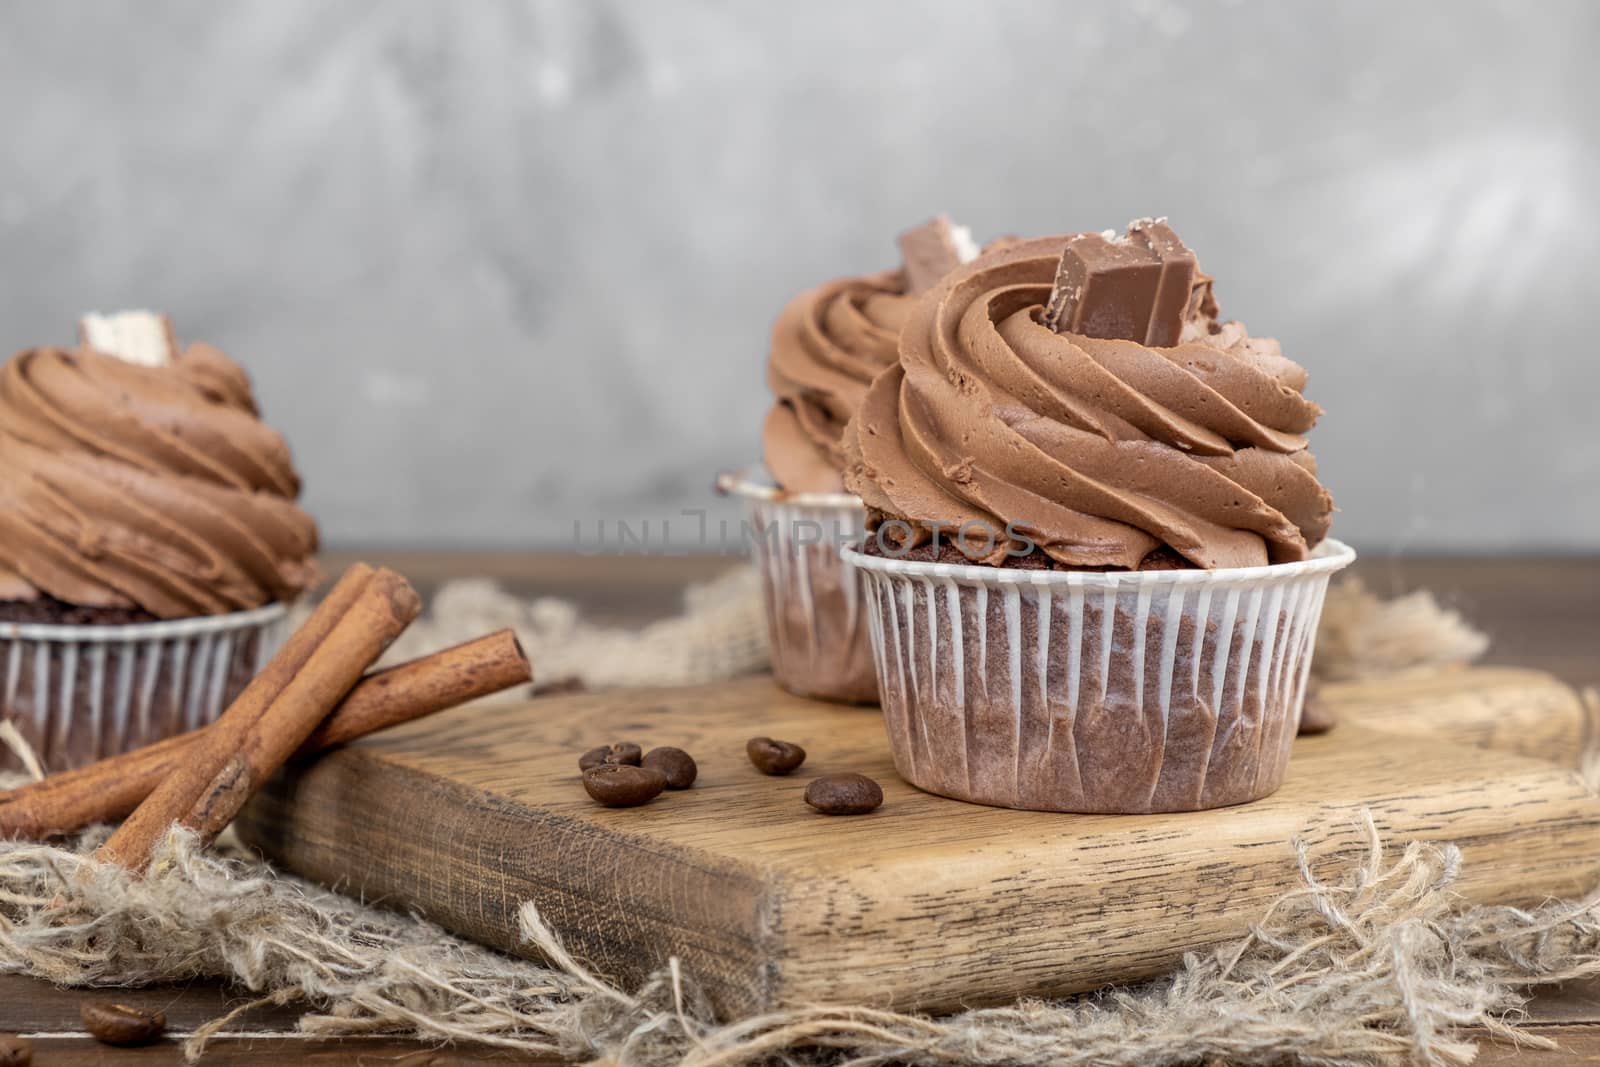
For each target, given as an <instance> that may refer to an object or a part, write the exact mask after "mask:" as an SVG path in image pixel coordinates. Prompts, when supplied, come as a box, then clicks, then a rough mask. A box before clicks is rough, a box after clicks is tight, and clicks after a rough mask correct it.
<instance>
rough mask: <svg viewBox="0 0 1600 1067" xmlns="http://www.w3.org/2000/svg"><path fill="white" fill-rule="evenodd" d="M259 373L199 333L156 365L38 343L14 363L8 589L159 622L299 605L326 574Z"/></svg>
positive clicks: (6, 375) (3, 573)
mask: <svg viewBox="0 0 1600 1067" xmlns="http://www.w3.org/2000/svg"><path fill="white" fill-rule="evenodd" d="M256 416H257V412H256V405H255V399H254V397H253V395H252V393H251V389H250V381H249V378H248V377H247V376H246V375H245V372H244V371H243V370H242V369H240V368H239V367H238V366H237V365H236V364H234V363H233V362H232V361H231V360H229V359H228V358H227V357H226V356H224V355H223V354H222V353H221V352H219V351H218V350H217V349H215V348H212V347H210V346H209V345H204V344H195V345H191V346H189V348H188V349H187V350H186V351H185V352H184V353H183V354H181V355H179V356H177V357H176V358H175V359H174V360H173V361H172V363H171V364H170V365H168V366H164V367H144V366H137V365H134V364H131V363H126V362H123V361H122V360H120V359H117V358H115V357H113V356H109V355H105V354H102V353H99V352H94V351H90V350H87V349H79V350H76V351H70V350H66V349H60V348H35V349H30V350H27V351H24V352H21V353H19V354H18V355H16V356H15V357H13V358H12V360H11V361H10V362H9V363H8V364H6V365H5V367H4V368H3V369H0V599H8V600H17V599H32V598H36V597H38V596H40V595H41V594H48V595H49V596H52V597H55V598H57V599H59V600H63V601H66V602H68V603H71V604H76V605H81V606H85V607H119V608H129V607H131V608H139V609H142V610H144V611H147V612H149V613H150V614H152V615H155V616H157V617H159V618H164V619H171V618H184V617H188V616H195V615H214V614H221V613H224V612H228V611H235V610H241V609H246V608H253V607H260V606H262V605H264V604H267V603H270V602H272V601H286V600H290V599H292V598H293V597H294V596H296V595H297V594H299V593H300V592H302V591H303V590H304V589H306V588H307V586H308V585H310V584H311V583H312V582H313V581H314V580H315V577H316V568H315V565H314V564H313V563H312V562H311V556H312V555H313V553H315V551H316V549H317V530H316V525H315V524H314V523H313V522H312V520H311V518H310V517H309V516H308V515H306V514H305V512H303V511H301V510H300V508H299V507H298V506H296V504H295V498H296V497H297V496H298V495H299V492H300V479H299V476H298V475H297V474H296V473H295V469H294V465H293V463H292V461H291V459H290V456H289V448H288V446H287V445H286V444H285V443H284V440H283V438H282V437H280V436H279V435H278V434H277V433H276V432H274V431H273V430H271V429H269V428H268V427H267V426H265V425H263V424H262V423H261V422H260V421H259V420H258V418H257V417H256Z"/></svg>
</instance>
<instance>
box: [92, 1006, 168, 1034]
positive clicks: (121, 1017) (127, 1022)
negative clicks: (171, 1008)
mask: <svg viewBox="0 0 1600 1067" xmlns="http://www.w3.org/2000/svg"><path fill="white" fill-rule="evenodd" d="M78 1014H79V1015H81V1016H82V1017H83V1028H84V1029H85V1030H87V1031H89V1033H90V1035H91V1036H93V1037H94V1039H95V1040H96V1041H103V1042H104V1043H106V1044H107V1045H145V1044H149V1043H150V1042H151V1041H154V1040H155V1039H156V1038H158V1037H160V1036H161V1035H162V1034H163V1033H165V1032H166V1029H167V1017H166V1015H165V1014H163V1013H162V1012H159V1011H155V1012H150V1011H140V1010H139V1009H138V1008H131V1007H129V1006H128V1005H126V1004H107V1003H105V1002H104V1001H98V1000H86V1001H84V1002H83V1003H82V1004H81V1005H80V1006H79V1007H78Z"/></svg>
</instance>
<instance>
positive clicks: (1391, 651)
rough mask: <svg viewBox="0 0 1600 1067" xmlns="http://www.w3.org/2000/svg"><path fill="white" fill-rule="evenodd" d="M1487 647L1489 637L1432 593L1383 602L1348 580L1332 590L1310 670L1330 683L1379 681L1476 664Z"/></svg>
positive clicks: (1326, 603) (1351, 579) (1329, 590)
mask: <svg viewBox="0 0 1600 1067" xmlns="http://www.w3.org/2000/svg"><path fill="white" fill-rule="evenodd" d="M1488 647H1489V638H1488V637H1487V636H1485V635H1484V634H1482V633H1481V632H1479V631H1478V630H1476V629H1474V628H1473V627H1472V626H1471V625H1470V624H1469V623H1468V622H1467V621H1466V620H1465V619H1463V618H1462V617H1461V616H1460V615H1459V614H1457V613H1456V612H1454V611H1451V610H1449V609H1448V608H1445V607H1442V606H1441V605H1440V604H1439V602H1438V601H1437V600H1435V599H1434V597H1433V594H1432V593H1430V592H1428V591H1427V590H1419V591H1417V592H1415V593H1409V594H1407V595H1406V596H1402V597H1396V598H1395V599H1393V600H1383V599H1381V598H1379V597H1378V596H1377V595H1375V594H1373V593H1370V592H1368V591H1367V588H1366V586H1364V585H1363V584H1362V583H1361V580H1360V579H1359V578H1347V579H1345V580H1344V581H1342V582H1338V583H1336V584H1334V585H1332V586H1330V587H1329V589H1328V597H1327V600H1326V601H1324V603H1323V606H1322V624H1321V626H1320V627H1318V629H1317V652H1316V656H1315V658H1314V659H1313V660H1312V661H1311V669H1312V671H1313V672H1314V673H1315V674H1316V675H1317V676H1318V677H1319V678H1325V679H1327V680H1328V681H1330V682H1337V681H1346V680H1352V679H1358V678H1377V677H1382V676H1384V675H1391V674H1401V673H1405V672H1408V671H1415V670H1424V669H1427V668H1431V667H1443V666H1449V665H1451V664H1455V663H1471V662H1472V661H1473V660H1475V659H1477V658H1478V657H1479V656H1481V655H1483V654H1484V652H1485V651H1486V650H1487V649H1488Z"/></svg>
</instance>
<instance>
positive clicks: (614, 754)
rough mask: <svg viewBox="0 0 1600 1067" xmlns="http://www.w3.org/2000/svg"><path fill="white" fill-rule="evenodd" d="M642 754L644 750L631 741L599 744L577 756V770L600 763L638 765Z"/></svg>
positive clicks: (586, 768)
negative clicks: (597, 746)
mask: <svg viewBox="0 0 1600 1067" xmlns="http://www.w3.org/2000/svg"><path fill="white" fill-rule="evenodd" d="M643 756H644V750H643V749H641V748H640V747H639V746H638V745H636V744H634V743H633V742H632V741H618V742H617V743H616V744H614V745H601V746H600V747H599V748H591V749H590V750H589V751H587V752H585V753H584V754H583V755H581V756H579V757H578V770H580V771H587V770H590V769H591V768H594V767H598V766H600V765H601V764H602V763H625V764H628V765H629V766H632V767H637V766H639V760H640V759H641V758H642V757H643Z"/></svg>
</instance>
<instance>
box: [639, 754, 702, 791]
mask: <svg viewBox="0 0 1600 1067" xmlns="http://www.w3.org/2000/svg"><path fill="white" fill-rule="evenodd" d="M639 766H641V767H645V768H647V769H649V770H652V771H660V772H661V773H662V774H664V775H666V776H667V788H668V789H688V788H689V787H690V786H691V785H694V780H695V778H696V777H698V776H699V774H700V768H699V767H698V766H696V765H695V762H694V757H693V756H691V755H689V753H687V752H685V751H684V750H683V749H681V748H672V747H671V746H663V747H661V748H652V749H651V750H650V751H649V752H646V753H645V754H644V759H643V760H641V761H640V763H639Z"/></svg>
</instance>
